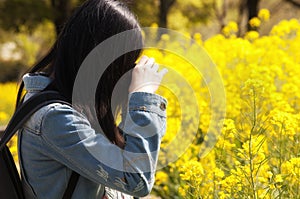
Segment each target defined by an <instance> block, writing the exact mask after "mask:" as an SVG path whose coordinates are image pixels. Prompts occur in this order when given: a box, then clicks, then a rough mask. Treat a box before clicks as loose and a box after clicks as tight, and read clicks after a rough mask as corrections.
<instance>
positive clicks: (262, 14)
mask: <svg viewBox="0 0 300 199" xmlns="http://www.w3.org/2000/svg"><path fill="white" fill-rule="evenodd" d="M258 18H259V19H260V20H261V21H268V20H269V19H270V11H269V10H268V9H260V10H259V12H258Z"/></svg>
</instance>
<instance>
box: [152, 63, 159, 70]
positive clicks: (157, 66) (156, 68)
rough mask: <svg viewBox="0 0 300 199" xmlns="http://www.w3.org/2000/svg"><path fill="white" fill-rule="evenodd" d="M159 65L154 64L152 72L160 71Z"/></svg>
mask: <svg viewBox="0 0 300 199" xmlns="http://www.w3.org/2000/svg"><path fill="white" fill-rule="evenodd" d="M158 68H159V65H158V64H157V63H154V65H153V66H152V70H154V71H158Z"/></svg>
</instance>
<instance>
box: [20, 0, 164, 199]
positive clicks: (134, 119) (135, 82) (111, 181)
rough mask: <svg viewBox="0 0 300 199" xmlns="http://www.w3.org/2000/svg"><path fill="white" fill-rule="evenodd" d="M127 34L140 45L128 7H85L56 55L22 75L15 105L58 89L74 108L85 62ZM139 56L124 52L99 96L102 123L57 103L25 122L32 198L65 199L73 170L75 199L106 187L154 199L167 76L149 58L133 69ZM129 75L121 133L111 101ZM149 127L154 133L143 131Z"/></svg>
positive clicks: (23, 149) (108, 2)
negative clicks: (76, 85) (161, 90)
mask: <svg viewBox="0 0 300 199" xmlns="http://www.w3.org/2000/svg"><path fill="white" fill-rule="evenodd" d="M126 30H132V32H133V34H132V38H128V39H130V40H131V41H132V42H131V43H132V45H133V46H135V47H138V46H142V35H141V30H140V26H139V24H138V22H137V20H136V19H135V17H134V16H133V14H132V13H131V12H130V11H129V10H128V9H127V8H126V6H124V4H122V3H120V2H118V1H114V0H88V1H86V2H85V3H84V4H83V5H82V6H81V7H79V8H78V9H77V10H76V12H75V13H74V14H73V15H72V17H71V18H70V19H69V21H68V22H67V23H66V24H65V26H64V28H63V30H62V32H61V34H60V35H59V36H58V39H57V41H56V42H55V44H54V46H53V47H52V49H51V50H50V52H49V53H48V54H47V55H46V56H45V57H44V58H43V59H42V60H41V61H40V62H39V63H37V64H36V65H35V66H34V67H33V68H31V69H30V71H29V73H28V74H26V75H24V76H23V82H22V84H21V86H20V89H19V93H18V98H17V106H18V105H19V104H20V103H21V102H22V101H23V100H27V99H28V98H30V97H31V96H32V95H34V94H36V93H37V92H43V91H44V90H56V91H58V92H59V93H60V94H61V95H62V96H64V97H65V98H66V101H69V102H72V92H73V85H74V81H75V78H76V75H77V73H78V70H79V67H80V65H81V64H82V62H83V60H84V59H85V57H86V56H87V55H88V54H89V52H91V51H92V49H93V48H95V47H96V46H97V45H98V44H100V43H101V42H102V41H104V40H105V39H107V38H109V37H111V36H113V35H115V34H117V33H120V32H122V31H126ZM140 53H141V50H134V51H131V52H129V53H126V54H124V55H122V56H121V57H119V58H118V59H116V60H115V61H114V62H113V63H112V64H110V65H109V67H108V68H107V69H106V70H105V72H104V74H103V75H102V77H101V79H100V81H99V84H98V86H97V91H96V95H95V101H96V104H95V108H96V111H97V118H92V117H91V115H89V113H88V112H89V111H88V108H87V109H83V110H77V109H75V108H73V107H72V106H69V105H65V104H60V103H53V104H50V105H47V106H45V107H43V108H41V109H40V110H38V111H37V112H36V113H34V114H33V115H32V116H31V118H30V119H29V120H28V121H27V122H26V123H25V125H24V128H23V129H22V130H21V131H20V132H19V156H20V158H19V159H20V166H21V171H22V174H23V182H24V188H25V194H26V196H27V197H28V198H34V197H36V198H53V199H54V198H55V199H56V198H62V196H63V194H64V192H65V190H66V187H67V184H68V182H69V179H70V176H71V173H72V172H73V171H75V172H77V173H78V174H79V175H80V177H79V180H78V182H77V184H76V188H75V190H74V192H73V195H72V198H102V197H103V187H104V186H105V187H109V188H111V189H114V190H118V191H120V192H122V193H126V194H129V195H132V196H136V197H140V196H145V195H147V194H149V192H150V190H151V188H152V186H153V183H154V171H155V164H156V162H157V157H158V154H157V153H158V151H159V146H160V141H161V138H162V136H163V135H164V131H165V125H166V124H165V123H166V110H165V106H166V101H165V99H164V98H162V97H161V96H159V95H156V94H154V92H155V91H156V90H157V88H158V86H159V84H160V82H161V79H162V77H163V76H164V74H165V73H166V72H167V70H166V69H163V70H161V71H160V72H158V71H157V70H158V65H157V64H156V63H155V62H154V59H152V58H148V57H146V56H143V57H142V58H141V59H140V61H139V62H138V63H137V64H136V65H135V62H136V60H137V59H138V57H139V56H140ZM131 69H133V71H132V76H131V81H130V79H129V81H128V82H127V83H122V85H123V86H124V85H125V87H126V92H127V94H128V101H127V98H126V99H124V98H122V99H121V98H120V99H119V98H117V101H116V104H117V105H118V107H123V110H122V129H121V128H120V127H118V126H117V125H116V123H115V121H114V117H113V112H114V111H115V110H112V108H111V104H112V102H111V97H112V93H113V89H114V86H115V85H116V84H117V82H118V80H119V79H120V78H121V77H122V76H123V75H124V74H125V73H127V72H128V71H130V70H131ZM23 90H26V94H25V96H23V95H22V93H24V92H23ZM79 107H80V105H79ZM82 107H84V104H83V105H82ZM124 107H126V108H124ZM95 121H97V122H98V123H99V124H100V126H101V129H103V132H96V131H95V128H93V126H92V125H91V124H94V122H95ZM136 124H138V125H136ZM144 124H147V128H146V129H147V131H149V133H148V132H142V131H141V129H142V128H140V127H141V126H143V125H144ZM103 133H104V134H105V135H104V134H103ZM147 133H148V136H146V135H147ZM150 135H151V136H150ZM116 147H119V148H120V150H115V148H116ZM91 151H96V152H99V156H101V158H102V157H103V159H104V160H106V159H110V160H112V162H113V163H116V164H118V163H120V165H118V167H117V168H121V169H116V168H113V167H111V165H109V164H107V162H102V161H99V159H97V158H95V156H94V155H92V154H91V153H90V152H91ZM134 154H144V155H143V158H141V157H136V156H135V155H134ZM145 165H146V166H145ZM144 168H151V169H150V170H147V169H146V170H145V169H144ZM109 192H110V194H114V193H115V194H118V195H122V197H125V194H120V193H118V192H113V191H109ZM111 197H112V198H115V197H116V196H111Z"/></svg>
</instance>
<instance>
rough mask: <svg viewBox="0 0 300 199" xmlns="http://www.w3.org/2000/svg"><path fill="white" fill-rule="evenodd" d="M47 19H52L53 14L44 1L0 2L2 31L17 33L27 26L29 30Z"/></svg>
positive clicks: (3, 0) (19, 0)
mask: <svg viewBox="0 0 300 199" xmlns="http://www.w3.org/2000/svg"><path fill="white" fill-rule="evenodd" d="M49 18H53V13H52V12H51V9H50V7H49V6H48V5H47V2H46V1H41V0H2V1H0V24H1V27H2V28H4V29H7V30H15V31H19V29H20V27H21V26H27V27H29V28H30V29H31V28H33V27H35V26H36V25H37V24H39V23H40V22H42V21H43V20H44V19H49Z"/></svg>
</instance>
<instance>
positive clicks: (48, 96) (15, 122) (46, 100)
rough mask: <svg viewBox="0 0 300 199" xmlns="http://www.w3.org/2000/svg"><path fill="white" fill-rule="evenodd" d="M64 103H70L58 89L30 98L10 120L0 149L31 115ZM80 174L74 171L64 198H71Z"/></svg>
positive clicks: (0, 143)
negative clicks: (47, 107)
mask: <svg viewBox="0 0 300 199" xmlns="http://www.w3.org/2000/svg"><path fill="white" fill-rule="evenodd" d="M57 102H58V103H63V104H69V103H68V102H66V100H65V98H64V97H63V96H61V95H60V94H59V93H58V92H56V91H44V92H41V93H37V94H36V95H34V96H32V97H31V98H29V99H28V100H27V101H25V102H24V103H23V104H22V105H20V106H19V108H18V109H17V110H16V112H15V113H14V115H13V116H12V118H11V120H10V121H9V123H8V125H7V127H6V129H5V131H4V133H3V136H2V138H1V139H0V150H2V148H3V147H5V145H6V144H7V143H8V141H9V140H10V139H11V138H12V136H13V135H14V134H15V133H16V132H17V131H18V130H19V129H20V128H21V127H22V126H23V124H24V123H25V122H26V121H27V120H28V119H29V118H30V116H31V115H32V114H33V113H34V112H36V111H37V110H39V109H40V108H42V107H43V106H46V105H48V104H51V103H57ZM78 178H79V174H78V173H76V172H74V171H73V172H72V175H71V178H70V180H69V183H68V186H67V189H66V191H65V193H64V196H63V199H70V198H71V196H72V194H73V192H74V189H75V187H76V184H77V181H78Z"/></svg>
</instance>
